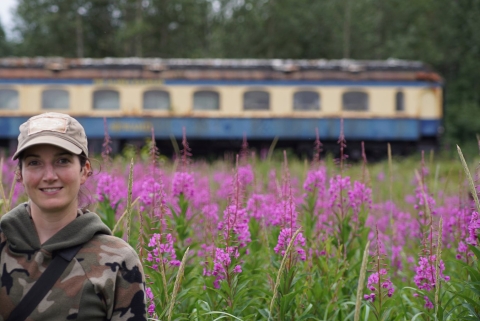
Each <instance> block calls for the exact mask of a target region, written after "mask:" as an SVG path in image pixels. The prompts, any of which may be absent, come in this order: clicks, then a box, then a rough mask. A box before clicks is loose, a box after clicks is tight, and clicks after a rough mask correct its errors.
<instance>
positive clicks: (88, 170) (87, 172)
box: [80, 160, 92, 184]
mask: <svg viewBox="0 0 480 321" xmlns="http://www.w3.org/2000/svg"><path fill="white" fill-rule="evenodd" d="M81 175H82V177H81V179H80V184H85V182H86V181H87V178H88V177H89V176H92V165H91V164H90V161H89V160H87V161H86V162H85V166H83V168H82V174H81Z"/></svg>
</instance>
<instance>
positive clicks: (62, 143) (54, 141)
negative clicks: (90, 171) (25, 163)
mask: <svg viewBox="0 0 480 321" xmlns="http://www.w3.org/2000/svg"><path fill="white" fill-rule="evenodd" d="M41 144H47V145H54V146H57V147H60V148H63V149H65V150H67V151H69V152H71V153H73V154H75V155H80V154H81V153H82V149H81V148H80V147H78V146H76V145H75V144H73V143H70V142H69V141H67V140H64V139H62V138H59V137H57V136H47V135H42V136H38V137H35V138H32V139H31V140H29V141H28V142H27V143H26V144H25V145H23V146H22V147H21V148H19V149H17V151H16V152H15V154H14V155H13V157H12V159H13V160H16V159H17V158H18V156H19V155H20V153H22V152H23V151H24V150H25V149H27V148H29V147H31V146H35V145H41Z"/></svg>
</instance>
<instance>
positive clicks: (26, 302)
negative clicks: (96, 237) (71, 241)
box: [7, 245, 82, 321]
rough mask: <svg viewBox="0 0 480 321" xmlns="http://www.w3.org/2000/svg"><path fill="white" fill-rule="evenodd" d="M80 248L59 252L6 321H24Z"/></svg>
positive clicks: (79, 246) (75, 247)
mask: <svg viewBox="0 0 480 321" xmlns="http://www.w3.org/2000/svg"><path fill="white" fill-rule="evenodd" d="M81 247H82V245H77V246H74V247H70V248H68V249H64V250H61V251H59V252H58V253H57V255H55V257H54V258H53V260H52V262H51V263H50V264H49V265H48V266H47V268H46V270H45V272H43V273H42V275H41V276H40V278H38V280H37V282H35V284H34V285H33V286H32V288H31V289H30V291H28V292H27V294H26V295H25V296H24V297H23V299H22V300H21V301H20V303H19V304H18V305H17V306H16V307H15V309H14V310H13V311H12V313H11V314H10V316H9V317H8V319H7V321H24V320H25V319H26V318H27V317H28V316H29V315H30V314H31V313H32V312H33V310H35V308H36V307H37V305H38V304H39V303H40V301H42V299H43V298H44V297H45V295H47V293H48V291H50V289H51V288H52V287H53V285H54V284H55V282H57V280H58V278H59V277H60V276H61V275H62V273H63V271H65V269H66V268H67V266H68V264H69V263H70V261H72V260H73V258H74V257H75V255H77V253H78V251H79V250H80V248H81Z"/></svg>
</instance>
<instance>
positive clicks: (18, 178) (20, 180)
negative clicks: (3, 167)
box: [15, 167, 23, 184]
mask: <svg viewBox="0 0 480 321" xmlns="http://www.w3.org/2000/svg"><path fill="white" fill-rule="evenodd" d="M15 180H16V181H17V183H22V184H23V177H22V171H21V170H20V168H18V167H17V169H15Z"/></svg>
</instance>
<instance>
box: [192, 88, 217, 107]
mask: <svg viewBox="0 0 480 321" xmlns="http://www.w3.org/2000/svg"><path fill="white" fill-rule="evenodd" d="M193 109H194V110H219V109H220V103H219V95H218V92H216V91H211V90H201V91H196V92H195V93H194V94H193Z"/></svg>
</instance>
